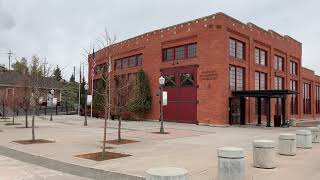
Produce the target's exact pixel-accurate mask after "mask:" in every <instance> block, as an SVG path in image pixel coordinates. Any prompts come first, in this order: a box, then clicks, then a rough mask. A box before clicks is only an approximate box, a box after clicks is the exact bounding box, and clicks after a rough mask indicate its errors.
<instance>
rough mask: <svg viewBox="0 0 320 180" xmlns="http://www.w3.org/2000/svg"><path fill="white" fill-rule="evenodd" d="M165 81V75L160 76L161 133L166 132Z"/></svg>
mask: <svg viewBox="0 0 320 180" xmlns="http://www.w3.org/2000/svg"><path fill="white" fill-rule="evenodd" d="M164 83H165V79H164V77H163V76H160V78H159V84H160V121H161V126H160V134H164V128H163V85H164Z"/></svg>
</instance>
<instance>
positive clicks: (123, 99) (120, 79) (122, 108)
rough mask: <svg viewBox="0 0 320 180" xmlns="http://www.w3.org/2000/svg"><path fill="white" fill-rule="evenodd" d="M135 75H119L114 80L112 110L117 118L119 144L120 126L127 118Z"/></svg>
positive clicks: (119, 140)
mask: <svg viewBox="0 0 320 180" xmlns="http://www.w3.org/2000/svg"><path fill="white" fill-rule="evenodd" d="M134 81H135V74H129V75H120V76H116V77H115V78H114V93H113V95H114V96H113V109H114V113H115V115H116V116H117V118H118V142H121V140H122V138H121V124H122V119H123V118H128V116H129V114H128V113H129V104H130V102H131V101H132V98H133V96H132V95H133V93H132V91H133V86H134Z"/></svg>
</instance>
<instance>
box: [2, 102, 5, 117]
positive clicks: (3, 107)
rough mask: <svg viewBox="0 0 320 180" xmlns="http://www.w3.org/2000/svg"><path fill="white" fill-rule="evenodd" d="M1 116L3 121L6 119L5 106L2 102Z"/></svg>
mask: <svg viewBox="0 0 320 180" xmlns="http://www.w3.org/2000/svg"><path fill="white" fill-rule="evenodd" d="M2 118H4V121H6V108H5V106H4V104H2Z"/></svg>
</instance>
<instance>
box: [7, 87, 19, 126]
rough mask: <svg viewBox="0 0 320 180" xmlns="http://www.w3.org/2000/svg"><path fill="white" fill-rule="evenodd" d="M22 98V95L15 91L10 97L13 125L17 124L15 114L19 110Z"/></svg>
mask: <svg viewBox="0 0 320 180" xmlns="http://www.w3.org/2000/svg"><path fill="white" fill-rule="evenodd" d="M20 100H21V95H20V94H16V93H13V94H12V96H11V97H8V106H9V107H10V108H11V110H12V125H15V114H16V112H17V110H18V105H19V101H20Z"/></svg>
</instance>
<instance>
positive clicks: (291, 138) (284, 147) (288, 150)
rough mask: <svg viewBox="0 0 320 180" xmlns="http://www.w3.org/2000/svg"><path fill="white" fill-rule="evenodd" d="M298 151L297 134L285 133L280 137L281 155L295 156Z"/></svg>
mask: <svg viewBox="0 0 320 180" xmlns="http://www.w3.org/2000/svg"><path fill="white" fill-rule="evenodd" d="M296 150H297V140H296V135H295V134H288V133H283V134H280V136H279V154H281V155H286V156H295V155H296Z"/></svg>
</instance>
